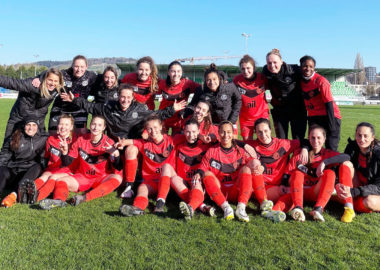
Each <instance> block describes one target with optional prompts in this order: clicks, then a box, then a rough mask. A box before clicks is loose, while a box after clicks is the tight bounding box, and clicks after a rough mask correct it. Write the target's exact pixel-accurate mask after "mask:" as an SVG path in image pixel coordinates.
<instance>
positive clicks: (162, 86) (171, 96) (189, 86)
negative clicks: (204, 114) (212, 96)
mask: <svg viewBox="0 0 380 270" xmlns="http://www.w3.org/2000/svg"><path fill="white" fill-rule="evenodd" d="M198 87H200V84H198V83H196V82H193V81H192V80H189V79H186V78H182V79H181V81H180V82H179V83H178V84H177V85H171V86H167V84H166V81H165V80H161V81H160V82H159V84H158V89H159V93H160V94H162V101H161V103H160V108H159V109H160V110H163V109H165V108H166V107H169V106H173V104H174V101H175V100H177V102H179V101H182V100H186V101H187V99H188V98H189V95H190V94H192V93H194V92H195V89H197V88H198ZM178 114H179V112H176V113H175V114H174V115H173V116H172V117H170V118H168V119H166V120H165V126H166V127H172V126H173V125H174V124H175V123H177V122H178V121H179V119H180V118H179V117H178Z"/></svg>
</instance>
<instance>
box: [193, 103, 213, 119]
mask: <svg viewBox="0 0 380 270" xmlns="http://www.w3.org/2000/svg"><path fill="white" fill-rule="evenodd" d="M209 110H210V108H209V106H208V105H207V103H204V102H198V104H197V106H196V107H195V110H194V116H195V119H197V121H198V123H201V122H202V121H203V120H204V118H205V117H206V116H207V115H208V112H209Z"/></svg>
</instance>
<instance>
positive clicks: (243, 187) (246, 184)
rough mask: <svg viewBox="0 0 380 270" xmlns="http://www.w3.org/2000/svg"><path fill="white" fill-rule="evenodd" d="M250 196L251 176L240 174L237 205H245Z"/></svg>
mask: <svg viewBox="0 0 380 270" xmlns="http://www.w3.org/2000/svg"><path fill="white" fill-rule="evenodd" d="M251 194H252V176H251V175H250V174H247V173H242V174H241V175H240V179H239V198H238V202H239V203H244V204H245V205H247V203H248V200H249V198H250V197H251Z"/></svg>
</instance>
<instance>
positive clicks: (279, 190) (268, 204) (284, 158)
mask: <svg viewBox="0 0 380 270" xmlns="http://www.w3.org/2000/svg"><path fill="white" fill-rule="evenodd" d="M255 131H256V135H257V139H256V140H250V141H247V143H248V144H249V145H251V146H253V147H254V148H255V150H256V153H257V158H258V161H259V162H258V163H257V162H256V163H253V164H250V165H251V166H252V167H251V169H252V172H253V174H252V187H253V190H254V194H255V197H256V200H257V201H258V202H259V204H260V209H261V210H262V216H264V217H266V218H269V219H271V220H272V221H274V222H281V221H284V220H285V219H286V215H285V213H284V212H283V211H282V210H283V209H282V208H281V207H278V206H276V207H274V208H273V211H272V206H273V202H277V201H278V200H279V199H280V198H281V197H282V196H284V195H285V194H286V193H288V188H287V187H286V186H287V181H286V180H287V177H286V175H284V174H285V169H286V166H287V164H288V161H289V156H290V155H291V154H292V153H293V152H295V151H297V150H300V141H299V140H288V139H278V138H272V129H271V126H270V122H269V120H268V119H265V118H260V119H258V120H257V121H256V122H255ZM302 160H303V162H304V163H305V162H306V161H307V150H306V149H302Z"/></svg>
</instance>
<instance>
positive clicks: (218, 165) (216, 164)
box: [210, 160, 222, 170]
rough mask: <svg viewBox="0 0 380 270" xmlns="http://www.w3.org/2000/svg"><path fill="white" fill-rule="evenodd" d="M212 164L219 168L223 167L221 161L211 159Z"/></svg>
mask: <svg viewBox="0 0 380 270" xmlns="http://www.w3.org/2000/svg"><path fill="white" fill-rule="evenodd" d="M210 166H211V167H213V168H215V169H217V170H220V168H222V164H220V163H219V162H216V161H215V160H213V161H211V164H210Z"/></svg>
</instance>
